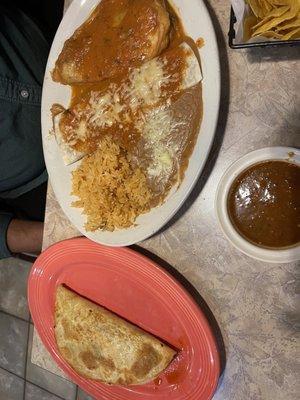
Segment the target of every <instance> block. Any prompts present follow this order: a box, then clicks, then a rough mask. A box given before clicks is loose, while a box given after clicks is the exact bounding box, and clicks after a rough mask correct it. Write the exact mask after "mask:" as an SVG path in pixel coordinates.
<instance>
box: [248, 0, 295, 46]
mask: <svg viewBox="0 0 300 400" xmlns="http://www.w3.org/2000/svg"><path fill="white" fill-rule="evenodd" d="M246 2H247V3H248V4H249V7H250V14H249V15H248V16H247V17H246V18H245V40H248V39H250V38H253V37H256V36H263V37H267V38H271V39H279V40H289V39H297V38H300V1H299V0H246Z"/></svg>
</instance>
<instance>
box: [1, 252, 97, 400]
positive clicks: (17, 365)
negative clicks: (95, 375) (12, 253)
mask: <svg viewBox="0 0 300 400" xmlns="http://www.w3.org/2000/svg"><path fill="white" fill-rule="evenodd" d="M30 268H31V264H30V263H28V262H26V261H22V260H18V259H15V258H9V259H6V260H0V400H59V399H60V400H92V398H91V397H90V396H88V395H87V394H85V393H84V392H83V391H82V390H81V389H80V388H78V387H77V386H76V385H75V384H73V383H71V382H69V381H67V380H65V379H63V378H60V377H59V376H57V375H54V374H52V373H51V372H48V371H46V370H44V369H42V368H40V367H38V366H36V365H34V364H32V363H31V345H32V333H33V325H32V323H31V322H30V315H29V310H28V305H27V298H26V291H27V278H28V274H29V272H30Z"/></svg>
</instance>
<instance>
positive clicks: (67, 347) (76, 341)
mask: <svg viewBox="0 0 300 400" xmlns="http://www.w3.org/2000/svg"><path fill="white" fill-rule="evenodd" d="M55 337H56V341H57V346H58V349H59V352H60V353H61V355H62V356H63V358H64V359H65V360H66V361H67V362H68V363H69V364H70V365H71V367H72V368H73V369H74V370H75V371H76V372H78V374H80V375H81V376H83V377H85V378H89V379H94V380H97V381H101V382H103V383H107V384H119V385H140V384H144V383H147V382H149V381H152V380H153V379H154V378H156V377H157V376H158V375H159V374H160V373H161V372H162V371H163V370H164V369H165V368H166V367H167V366H168V365H169V364H170V362H171V361H172V359H173V358H174V356H175V354H176V352H175V351H174V350H172V349H171V348H170V347H168V346H167V345H166V344H165V343H162V342H161V341H160V340H158V339H157V338H155V337H154V336H152V335H150V334H148V333H146V332H144V331H143V330H141V329H139V328H137V327H136V326H134V325H132V324H130V323H129V322H127V321H125V320H123V319H122V318H120V317H118V316H116V315H115V314H113V313H111V312H109V311H108V310H106V309H105V308H103V307H101V306H98V305H96V304H94V303H92V302H90V301H88V300H86V299H85V298H83V297H81V296H79V295H77V294H75V293H74V292H72V291H70V290H69V289H67V288H65V287H64V286H59V287H58V288H57V292H56V301H55Z"/></svg>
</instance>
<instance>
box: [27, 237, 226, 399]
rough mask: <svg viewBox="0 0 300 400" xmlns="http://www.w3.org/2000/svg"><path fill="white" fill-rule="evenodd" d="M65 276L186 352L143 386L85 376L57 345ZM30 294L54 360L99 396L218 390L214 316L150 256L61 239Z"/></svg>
mask: <svg viewBox="0 0 300 400" xmlns="http://www.w3.org/2000/svg"><path fill="white" fill-rule="evenodd" d="M62 283H64V284H66V285H67V286H68V287H70V288H71V289H73V290H74V291H75V292H77V293H78V294H81V295H83V296H85V297H87V298H89V299H91V300H92V301H94V302H96V303H98V304H100V305H102V306H104V307H106V308H108V309H110V310H111V311H113V312H115V313H116V314H118V315H120V316H122V317H124V318H126V319H127V320H129V321H131V322H132V323H134V324H136V325H138V326H140V327H141V328H142V329H144V330H145V331H148V332H150V333H152V334H154V335H156V336H157V337H159V338H161V339H162V340H164V341H166V342H168V343H170V344H171V345H173V346H174V347H176V348H177V349H179V350H180V351H179V354H178V356H177V357H176V358H175V360H174V361H173V362H172V363H171V365H170V366H169V368H168V369H167V370H165V371H164V372H163V373H162V374H161V376H160V377H159V378H157V379H156V380H155V381H153V382H151V383H149V384H146V385H142V386H128V387H123V386H108V385H105V384H102V383H99V382H95V381H92V380H88V379H84V378H83V377H81V376H80V375H78V374H77V373H76V372H75V371H74V370H73V369H72V368H71V367H70V366H69V365H68V364H67V363H66V362H65V361H64V360H63V358H62V357H61V356H60V354H59V352H58V349H57V346H56V341H55V337H54V298H55V289H56V287H57V286H58V285H59V284H62ZM28 301H29V307H30V312H31V315H32V319H33V322H34V324H35V326H36V329H37V331H38V333H39V335H40V337H41V339H42V341H43V343H44V345H45V346H46V348H47V349H48V350H49V352H50V354H51V355H52V357H53V358H54V360H55V361H56V362H57V364H58V365H59V366H60V367H61V368H62V370H64V371H65V372H66V373H67V374H68V375H69V376H70V378H71V379H72V380H73V381H74V382H76V383H77V384H78V385H79V386H80V387H81V388H82V389H83V390H85V391H86V392H88V393H89V394H90V395H91V396H93V397H95V398H96V399H101V400H127V399H128V400H142V399H143V400H145V399H150V398H153V399H155V400H163V399H168V400H208V399H211V398H212V396H213V393H214V391H215V389H216V386H217V382H218V378H219V374H220V362H219V355H218V351H217V347H216V342H215V339H214V337H213V335H212V332H211V329H210V327H209V325H208V322H207V320H206V318H205V317H204V315H203V313H202V312H201V310H200V309H199V308H198V306H197V305H196V303H195V302H194V300H193V299H192V297H191V296H190V295H189V294H188V293H187V292H186V291H185V290H184V289H183V287H182V286H181V285H180V284H179V283H177V281H175V280H174V279H173V278H172V277H171V276H170V275H169V274H168V273H166V272H165V271H164V270H162V269H161V268H160V267H159V266H158V265H156V264H155V263H154V262H152V261H151V260H149V259H148V258H146V257H144V256H142V255H140V254H138V253H136V252H134V251H132V250H130V249H128V248H110V247H105V246H101V245H99V244H96V243H94V242H91V241H90V240H88V239H86V238H79V239H71V240H66V241H63V242H60V243H57V244H55V245H54V246H52V247H50V248H49V249H47V250H46V251H45V252H44V253H43V254H42V255H41V256H40V257H39V258H38V259H37V260H36V262H35V263H34V265H33V267H32V270H31V273H30V277H29V282H28Z"/></svg>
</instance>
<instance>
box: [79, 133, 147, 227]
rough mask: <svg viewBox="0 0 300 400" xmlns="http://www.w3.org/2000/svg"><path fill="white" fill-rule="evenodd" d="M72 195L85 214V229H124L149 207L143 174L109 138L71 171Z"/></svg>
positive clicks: (102, 141)
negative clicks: (77, 198) (76, 198)
mask: <svg viewBox="0 0 300 400" xmlns="http://www.w3.org/2000/svg"><path fill="white" fill-rule="evenodd" d="M72 194H73V195H74V196H77V197H79V199H80V200H77V201H75V202H74V203H73V206H74V207H80V208H82V209H83V213H84V214H85V215H86V216H87V222H86V224H85V228H86V230H87V231H95V230H97V229H104V230H108V231H113V230H114V229H115V228H128V227H129V226H131V225H132V224H133V223H134V222H135V220H136V217H137V216H138V215H140V214H143V213H145V212H147V211H149V209H150V207H151V193H150V190H149V188H148V186H147V183H146V177H145V175H144V173H143V172H142V171H141V170H140V169H139V168H132V166H131V165H130V162H129V160H128V155H127V153H126V151H125V150H124V149H122V148H121V147H120V146H119V145H117V144H116V143H114V142H112V140H111V138H110V137H106V138H104V139H103V140H101V142H100V145H99V148H98V149H97V150H96V152H95V153H93V154H91V155H90V156H88V157H85V158H84V159H83V161H82V163H81V164H80V166H79V167H78V168H77V169H76V170H75V171H73V173H72Z"/></svg>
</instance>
